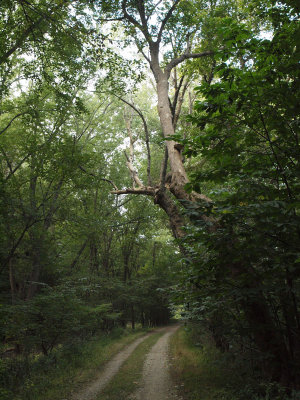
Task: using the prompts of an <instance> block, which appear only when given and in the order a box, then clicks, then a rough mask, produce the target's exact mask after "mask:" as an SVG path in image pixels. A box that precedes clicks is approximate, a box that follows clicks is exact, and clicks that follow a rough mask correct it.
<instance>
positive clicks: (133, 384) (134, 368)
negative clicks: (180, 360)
mask: <svg viewBox="0 0 300 400" xmlns="http://www.w3.org/2000/svg"><path fill="white" fill-rule="evenodd" d="M162 335H163V333H162V332H157V333H154V334H152V335H151V336H149V338H147V339H146V340H145V341H144V342H142V343H141V344H140V345H139V346H138V347H137V348H136V349H135V351H134V352H133V353H132V354H131V356H130V357H129V358H128V359H127V360H126V362H125V363H124V364H123V366H122V367H121V368H120V370H119V372H118V373H117V375H116V376H115V377H114V378H113V379H112V381H111V382H110V383H109V384H108V385H107V386H106V387H105V389H104V390H103V392H101V394H99V397H98V399H99V400H100V399H101V400H125V399H128V397H129V395H130V394H131V393H133V392H134V391H135V390H136V389H137V387H138V384H139V383H140V381H141V378H142V372H143V364H144V361H145V357H146V354H147V353H148V351H150V349H151V347H152V346H154V344H155V343H156V342H157V340H158V339H159V337H160V336H162Z"/></svg>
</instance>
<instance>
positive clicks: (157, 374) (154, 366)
mask: <svg viewBox="0 0 300 400" xmlns="http://www.w3.org/2000/svg"><path fill="white" fill-rule="evenodd" d="M178 328H179V325H174V326H168V327H166V328H160V330H161V331H162V332H164V334H163V336H161V337H160V338H159V339H158V341H157V342H156V344H155V345H154V346H153V347H152V349H151V350H150V352H149V353H148V354H147V356H146V360H145V363H144V368H143V378H142V381H141V383H140V385H139V388H138V390H137V391H136V392H135V393H134V394H133V395H131V397H130V399H131V400H171V399H174V400H175V399H180V397H179V396H178V395H177V394H176V390H175V387H174V384H173V382H172V381H171V377H170V373H169V363H170V361H169V354H168V347H169V338H170V336H171V335H172V334H173V333H175V332H176V330H177V329H178ZM154 332H157V330H156V331H154ZM154 332H153V333H154ZM151 334H152V333H149V334H147V335H145V336H143V337H141V338H139V339H137V340H135V341H134V342H133V343H132V344H130V345H129V346H127V347H126V348H125V349H124V350H122V351H121V352H119V353H118V354H117V355H115V356H114V357H113V358H112V359H111V360H110V361H109V362H108V363H107V364H106V366H105V368H104V369H103V371H101V372H100V373H99V375H98V377H97V378H96V379H95V380H94V381H93V382H92V383H90V384H89V385H88V386H87V387H86V388H84V389H83V390H80V391H79V392H77V393H74V394H73V396H72V397H71V400H94V399H95V398H96V397H97V396H99V394H100V393H101V391H102V389H103V388H104V387H105V386H106V384H107V383H108V382H109V381H110V380H111V379H112V378H113V377H114V376H115V375H116V374H117V373H118V370H119V369H120V367H121V366H122V365H123V363H124V362H125V361H126V360H127V358H128V357H129V356H130V355H131V354H132V352H133V351H134V350H135V349H136V348H137V346H138V345H139V344H140V343H142V342H143V341H144V340H145V339H146V338H148V337H149V336H150V335H151ZM120 400H126V399H120ZM128 400H129V399H128Z"/></svg>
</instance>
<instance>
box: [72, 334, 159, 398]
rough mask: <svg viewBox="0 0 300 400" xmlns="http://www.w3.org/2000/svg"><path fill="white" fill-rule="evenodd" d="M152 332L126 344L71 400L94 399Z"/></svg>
mask: <svg viewBox="0 0 300 400" xmlns="http://www.w3.org/2000/svg"><path fill="white" fill-rule="evenodd" d="M155 332H157V331H155ZM153 333H154V332H151V333H148V334H147V335H145V336H142V337H141V338H139V339H137V340H135V341H134V342H133V343H132V344H131V345H129V346H127V347H126V348H125V349H124V350H122V351H120V352H119V353H118V354H117V355H115V356H114V357H113V358H112V359H111V360H110V361H108V363H107V364H106V366H105V368H104V370H102V371H101V372H100V373H99V375H98V376H97V378H96V379H95V380H94V381H93V382H92V383H90V384H89V386H87V387H86V388H84V389H83V390H80V391H79V392H77V393H74V394H73V395H72V397H71V400H92V399H94V398H95V397H96V396H97V395H98V393H99V392H101V390H102V389H103V388H104V386H105V385H106V384H107V383H108V382H109V381H110V380H111V379H112V378H113V377H114V376H115V375H116V373H117V372H118V370H119V369H120V367H121V366H122V364H123V363H124V362H125V361H126V360H127V358H128V357H129V356H130V355H131V353H132V352H133V351H134V350H135V349H136V347H137V346H138V345H139V344H140V343H142V342H143V341H144V340H145V339H147V338H148V337H149V336H150V335H152V334H153Z"/></svg>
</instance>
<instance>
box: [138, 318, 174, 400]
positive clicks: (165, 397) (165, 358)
mask: <svg viewBox="0 0 300 400" xmlns="http://www.w3.org/2000/svg"><path fill="white" fill-rule="evenodd" d="M178 328H179V326H178V325H175V326H171V327H168V328H167V331H166V333H165V334H164V335H163V336H162V337H161V338H160V339H158V341H157V342H156V344H155V345H154V346H153V347H152V349H151V350H150V352H149V353H148V355H147V358H146V361H145V364H144V369H143V379H142V384H141V387H140V388H139V389H138V390H137V391H136V392H135V393H134V394H133V395H132V396H131V397H130V399H131V400H175V399H178V400H180V399H181V397H180V396H179V395H178V394H177V392H176V388H175V386H174V384H173V383H172V380H171V376H170V372H169V364H170V361H169V354H168V353H169V339H170V336H171V335H173V334H174V333H175V332H176V330H177V329H178Z"/></svg>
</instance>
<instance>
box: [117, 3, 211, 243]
mask: <svg viewBox="0 0 300 400" xmlns="http://www.w3.org/2000/svg"><path fill="white" fill-rule="evenodd" d="M179 2H180V0H175V1H173V2H169V1H158V2H157V3H155V2H153V1H144V0H133V1H128V0H122V2H121V4H120V10H119V16H118V18H116V19H118V20H121V21H123V23H124V26H125V28H126V30H127V32H130V33H131V36H132V38H134V41H135V44H136V46H137V49H138V51H139V52H140V53H141V54H143V56H144V58H145V59H146V60H147V62H148V64H149V66H150V69H151V71H152V74H153V76H154V79H155V83H156V91H157V99H158V104H157V107H158V115H159V120H160V125H161V129H162V132H163V135H164V138H165V139H166V142H165V143H166V152H165V158H164V160H163V163H162V167H161V174H160V184H159V185H157V186H152V185H151V177H150V167H149V168H148V184H147V185H143V184H142V183H141V181H140V180H139V184H138V187H136V184H137V173H136V171H135V172H134V174H135V176H134V179H133V187H131V188H126V189H122V190H115V191H114V193H115V194H144V195H148V196H153V197H154V199H155V203H157V204H158V205H159V206H160V207H161V208H162V209H163V210H164V211H165V212H166V213H167V215H168V217H169V219H170V224H171V228H172V231H173V234H174V236H175V237H176V238H179V237H182V236H183V232H182V225H183V219H182V217H181V215H180V212H179V210H178V207H177V205H176V202H174V197H173V196H175V198H176V199H178V200H192V201H194V200H195V199H202V200H204V201H208V202H209V201H210V199H209V198H208V197H206V196H205V195H203V194H201V195H200V194H197V193H192V194H189V193H187V191H186V190H185V185H186V184H187V183H188V182H189V179H188V176H187V172H186V169H185V166H184V163H183V159H182V154H181V150H182V146H181V145H180V144H179V143H177V142H176V141H174V140H173V139H172V137H173V136H174V134H175V129H176V124H177V121H178V116H179V113H180V108H181V105H182V98H183V95H184V93H185V92H186V89H187V84H188V83H187V82H184V77H182V78H181V79H180V80H179V83H178V84H176V85H175V95H174V100H173V102H171V101H170V93H169V92H170V80H171V78H173V80H174V77H176V67H177V66H178V65H180V64H181V63H183V62H184V61H185V60H187V59H195V58H201V57H207V56H211V55H212V54H213V51H212V49H208V50H205V51H202V52H196V51H195V52H194V51H193V40H192V38H193V37H195V33H196V31H197V29H198V27H197V24H195V23H191V24H190V26H186V29H185V30H184V32H182V31H181V32H180V33H179V35H180V38H176V37H174V36H173V38H172V37H171V36H172V35H175V34H176V21H177V23H178V15H174V14H175V13H176V12H177V10H176V8H177V7H178V5H179ZM177 14H179V13H177ZM173 41H174V42H176V43H177V45H176V46H175V47H176V48H175V49H174V46H173V51H172V56H171V57H169V58H163V57H161V54H162V53H163V52H164V49H165V48H166V47H165V46H166V43H168V42H169V44H170V43H172V42H173ZM179 42H180V44H178V43H179ZM172 71H174V72H173V76H171V75H172ZM123 101H125V100H123ZM125 102H126V103H127V104H128V105H129V106H131V107H132V108H133V109H134V110H135V111H136V112H137V114H138V115H139V116H140V117H141V118H142V120H143V125H144V128H145V137H146V143H147V150H148V165H150V151H149V135H148V128H147V123H146V121H145V118H144V116H143V114H142V112H141V111H140V110H139V109H138V108H137V107H136V106H135V105H134V104H132V103H130V102H128V101H125ZM168 163H169V166H170V173H169V175H168V179H166V171H167V164H168ZM127 165H128V167H129V169H130V171H131V175H132V173H133V172H132V171H133V166H132V163H131V162H129V158H128V160H127ZM172 195H173V196H172ZM172 197H173V198H172Z"/></svg>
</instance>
